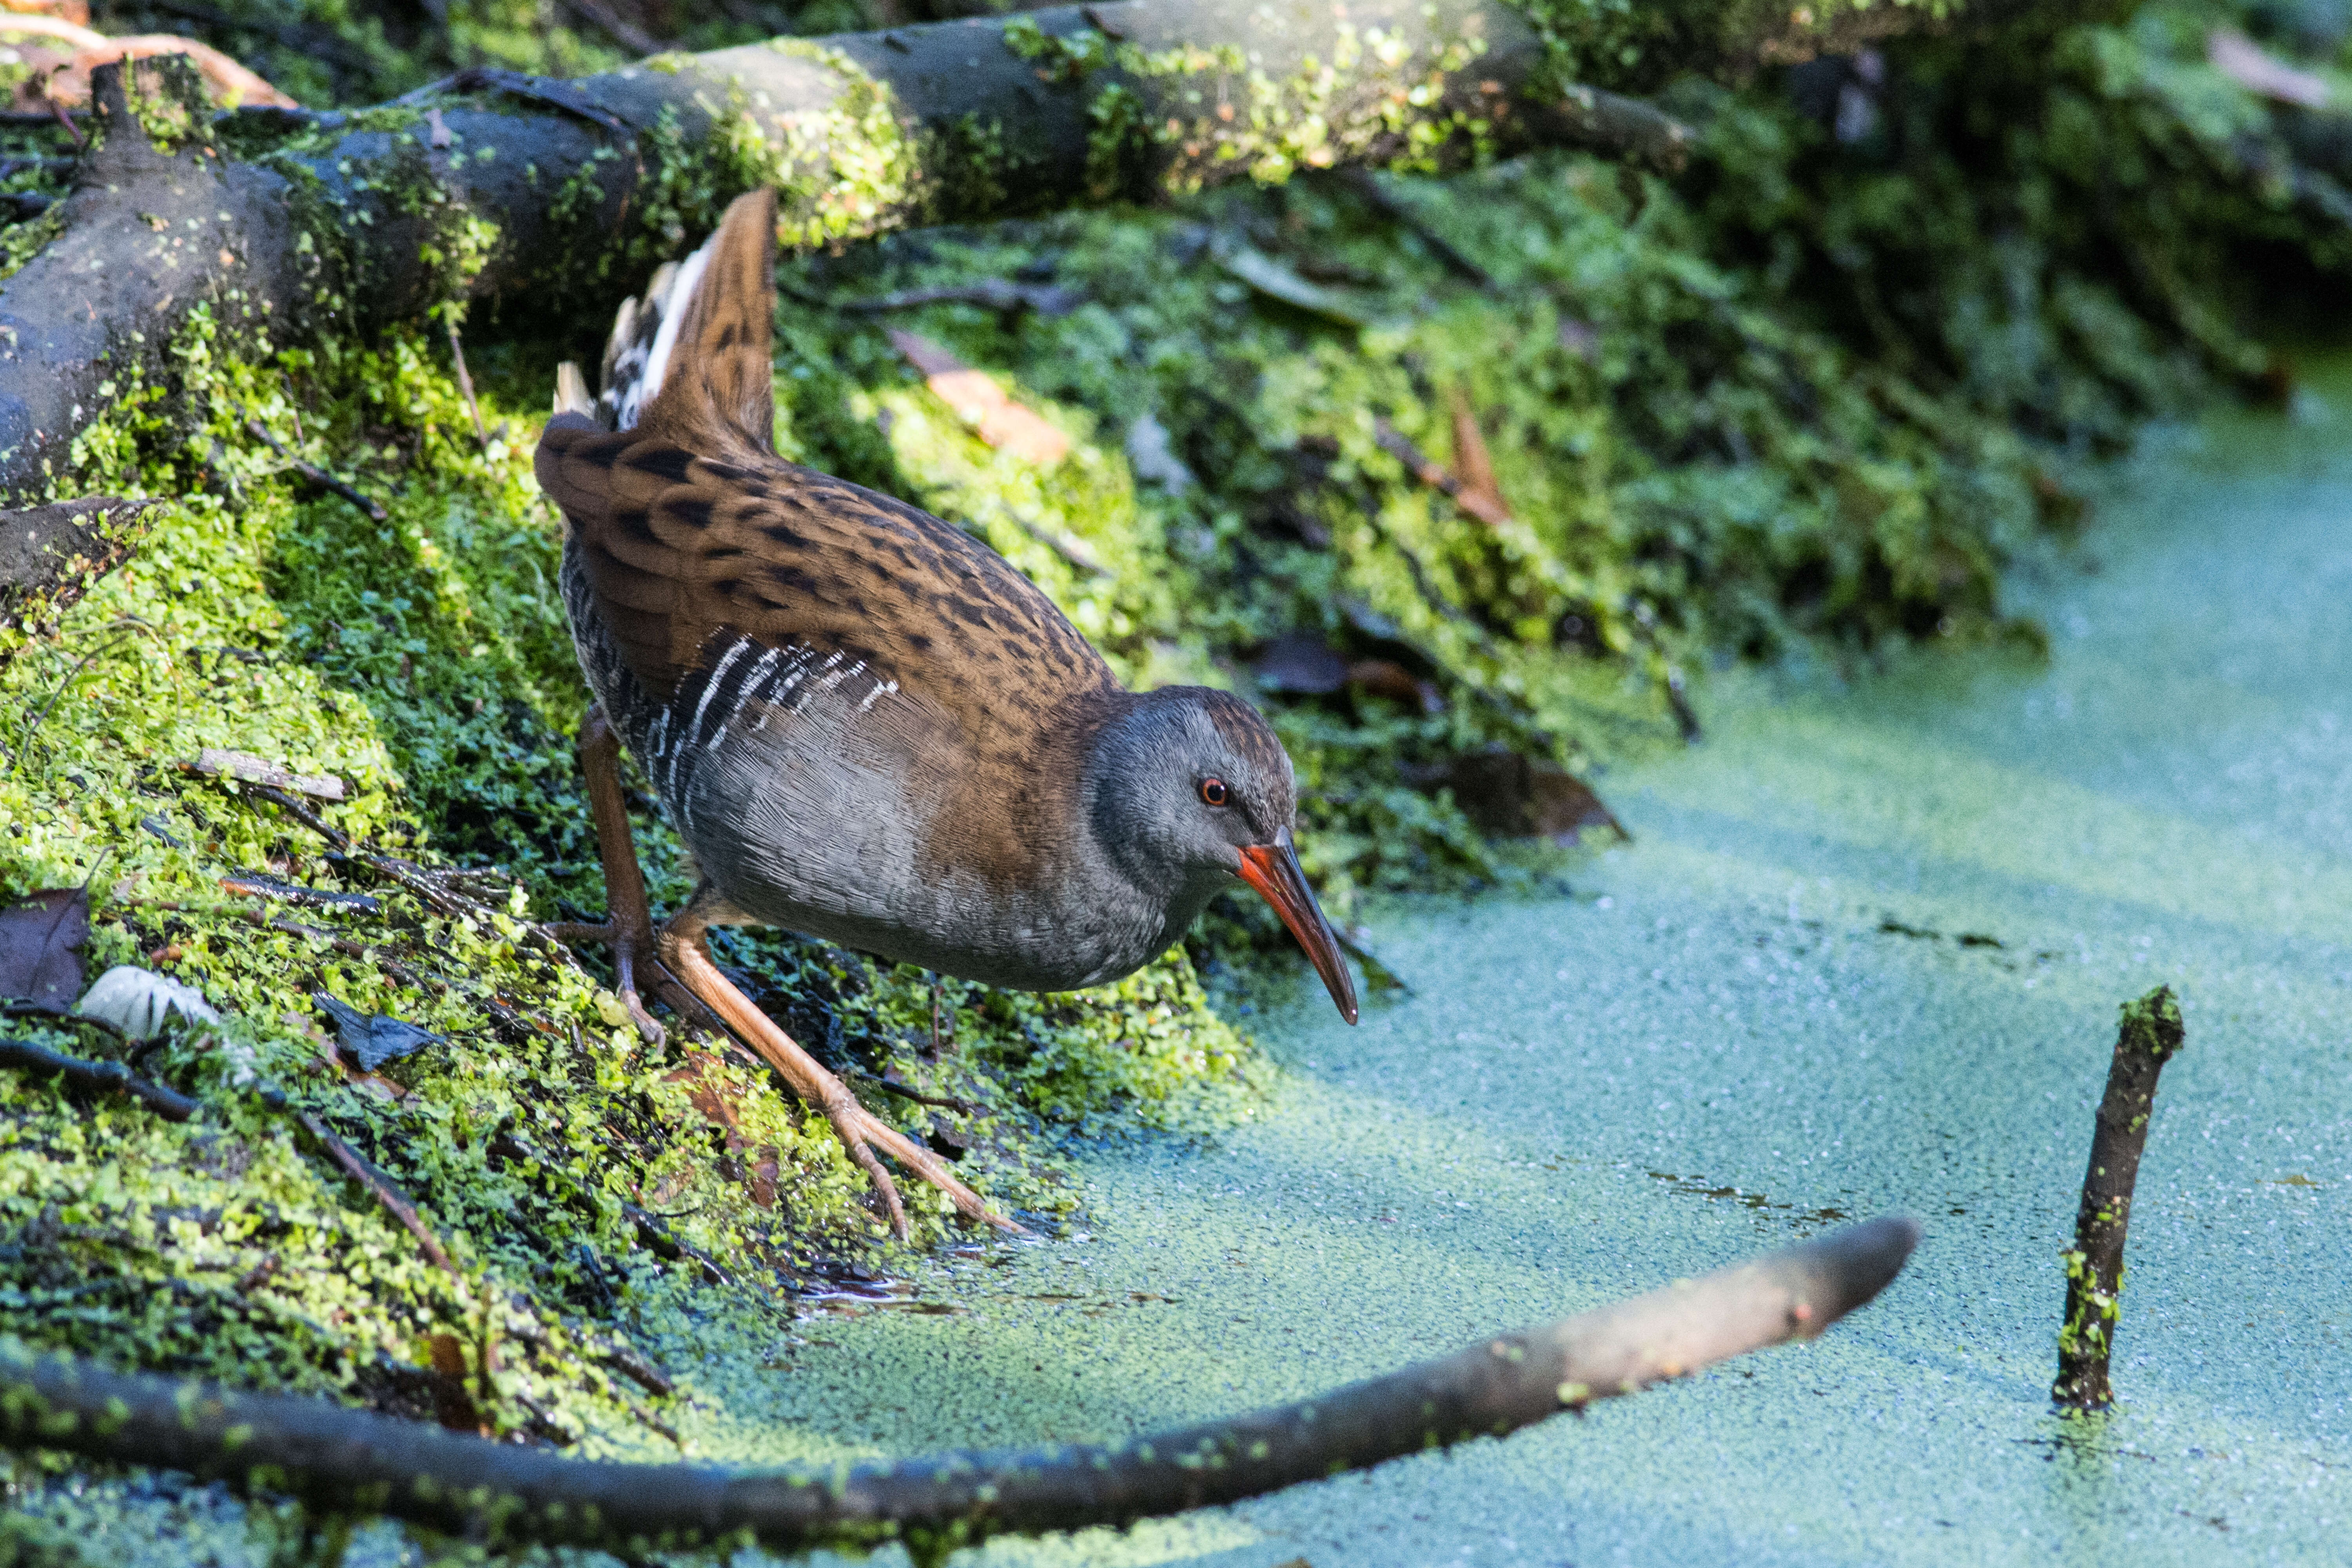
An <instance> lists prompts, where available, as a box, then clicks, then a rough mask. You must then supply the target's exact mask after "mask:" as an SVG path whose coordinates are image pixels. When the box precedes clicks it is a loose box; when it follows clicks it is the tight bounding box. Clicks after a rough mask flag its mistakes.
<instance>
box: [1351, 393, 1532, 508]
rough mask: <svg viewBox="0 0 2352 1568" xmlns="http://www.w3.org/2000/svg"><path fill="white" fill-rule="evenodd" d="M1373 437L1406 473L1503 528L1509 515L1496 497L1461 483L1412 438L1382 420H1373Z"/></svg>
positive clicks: (1460, 505) (1458, 504) (1382, 449)
mask: <svg viewBox="0 0 2352 1568" xmlns="http://www.w3.org/2000/svg"><path fill="white" fill-rule="evenodd" d="M1372 439H1373V440H1374V441H1376V442H1378V443H1379V444H1380V447H1381V451H1383V452H1386V453H1387V454H1388V455H1389V456H1390V457H1391V458H1395V459H1396V460H1397V461H1398V462H1400V463H1402V464H1403V465H1404V467H1405V472H1407V473H1409V474H1411V475H1412V477H1413V478H1414V479H1419V480H1420V481H1421V482H1422V483H1423V484H1425V485H1427V486H1428V487H1429V488H1430V489H1433V490H1437V491H1440V492H1441V493H1443V494H1444V495H1445V496H1446V497H1447V498H1448V499H1450V500H1452V501H1453V502H1454V505H1455V506H1458V507H1460V508H1461V509H1462V510H1464V511H1466V512H1468V513H1469V514H1470V515H1471V516H1472V517H1475V518H1476V519H1477V520H1478V521H1480V522H1483V523H1485V524H1486V526H1487V527H1489V528H1502V527H1504V526H1506V525H1507V524H1508V523H1509V522H1510V521H1511V514H1510V511H1509V510H1508V509H1507V508H1506V507H1504V506H1503V505H1502V504H1501V503H1500V501H1498V500H1496V498H1495V497H1493V496H1488V495H1484V494H1481V493H1480V492H1479V491H1477V490H1475V489H1471V488H1470V487H1469V486H1468V485H1465V484H1464V483H1463V482H1462V481H1461V480H1460V479H1456V478H1454V475H1453V474H1452V473H1451V472H1449V471H1448V470H1447V468H1446V467H1445V465H1444V464H1443V463H1440V462H1438V461H1437V460H1436V459H1435V458H1432V457H1430V456H1429V455H1428V454H1427V453H1425V452H1423V450H1422V449H1421V448H1420V447H1416V446H1414V445H1413V444H1412V439H1411V438H1410V437H1407V436H1406V435H1405V433H1404V432H1403V431H1402V430H1399V429H1398V428H1397V427H1396V426H1393V425H1391V424H1390V423H1389V422H1388V421H1387V420H1385V419H1378V420H1375V421H1373V423H1372Z"/></svg>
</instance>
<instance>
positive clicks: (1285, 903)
mask: <svg viewBox="0 0 2352 1568" xmlns="http://www.w3.org/2000/svg"><path fill="white" fill-rule="evenodd" d="M1242 880H1243V881H1244V882H1247V883H1248V884H1249V885H1250V886H1251V887H1253V888H1255V889H1257V896H1258V897H1259V898H1261V899H1264V900H1265V901H1266V902H1267V903H1269V904H1272V905H1273V906H1274V912H1275V913H1276V914H1278V915H1280V916H1281V917H1282V923H1283V924H1284V925H1286V926H1288V927H1289V928H1290V934H1291V935H1293V936H1295V937H1297V939H1298V945H1299V946H1301V947H1303V948H1305V949H1306V950H1307V959H1308V961H1309V962H1310V963H1313V964H1314V965H1315V973H1318V974H1319V975H1321V976H1322V977H1323V984H1325V985H1326V986H1327V987H1328V988H1329V990H1330V992H1331V1000H1332V1001H1334V1002H1336V1003H1338V1004H1339V1016H1341V1017H1342V1018H1345V1019H1347V1020H1348V1022H1349V1023H1350V1024H1352V1023H1354V1022H1355V1021H1356V981H1355V977H1354V976H1353V975H1350V974H1349V973H1348V961H1347V960H1346V959H1345V958H1343V957H1341V956H1340V955H1339V938H1338V937H1337V936H1335V935H1333V934H1332V931H1331V922H1330V921H1327V920H1325V919H1324V918H1323V907H1322V906H1321V905H1320V904H1318V903H1317V902H1316V901H1315V889H1312V888H1310V887H1308V886H1307V873H1306V872H1304V871H1302V870H1300V869H1299V868H1298V851H1297V849H1296V848H1294V847H1292V845H1291V842H1290V829H1288V828H1287V827H1285V828H1282V829H1280V830H1279V831H1277V832H1276V834H1275V836H1274V842H1273V843H1271V844H1253V845H1251V846H1250V847H1248V848H1246V849H1244V850H1243V851H1242Z"/></svg>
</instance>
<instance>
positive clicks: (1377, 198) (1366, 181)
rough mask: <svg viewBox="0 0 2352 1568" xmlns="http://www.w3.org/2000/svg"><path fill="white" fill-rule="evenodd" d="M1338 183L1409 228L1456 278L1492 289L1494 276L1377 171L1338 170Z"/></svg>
mask: <svg viewBox="0 0 2352 1568" xmlns="http://www.w3.org/2000/svg"><path fill="white" fill-rule="evenodd" d="M1339 183H1340V184H1343V185H1345V186H1346V187H1347V188H1348V189H1349V190H1350V191H1353V192H1354V193H1355V194H1356V195H1358V196H1360V197H1361V198H1362V199H1363V201H1364V204H1365V205H1367V206H1370V208H1371V209H1372V210H1373V211H1375V212H1377V213H1379V214H1380V215H1381V216H1382V217H1384V218H1387V219H1388V220H1389V221H1390V222H1391V223H1392V224H1395V225H1397V226H1399V227H1401V228H1403V229H1406V230H1408V231H1410V232H1411V233H1412V236H1413V237H1415V238H1417V239H1419V240H1420V241H1421V243H1422V246H1423V248H1425V249H1426V250H1427V251H1428V252H1429V253H1430V254H1431V255H1432V256H1434V257H1435V258H1437V260H1438V263H1439V265H1441V266H1443V267H1444V268H1445V269H1446V270H1447V271H1448V272H1451V273H1453V274H1454V276H1455V277H1456V278H1459V279H1462V280H1463V281H1464V282H1465V283H1468V284H1471V285H1473V286H1474V287H1476V288H1479V289H1493V288H1494V287H1495V278H1494V275H1493V274H1492V273H1490V272H1488V271H1487V270H1486V268H1483V267H1481V266H1479V265H1478V264H1477V263H1476V262H1475V261H1473V260H1471V259H1470V258H1468V257H1466V256H1465V255H1463V254H1462V252H1461V251H1460V250H1459V249H1457V248H1455V247H1454V242H1453V241H1451V240H1449V239H1447V238H1446V237H1444V235H1442V234H1440V233H1438V232H1437V231H1436V230H1435V229H1433V228H1432V227H1430V226H1429V225H1428V223H1427V222H1425V221H1424V220H1423V217H1422V216H1421V215H1420V214H1419V213H1417V212H1415V211H1414V210H1413V209H1412V207H1410V206H1408V205H1406V204H1405V202H1404V201H1403V199H1402V197H1399V196H1397V195H1394V194H1393V193H1392V192H1391V191H1390V190H1389V188H1388V187H1387V186H1386V185H1384V184H1381V178H1380V176H1379V175H1378V174H1374V173H1372V171H1371V170H1370V169H1366V168H1349V169H1342V170H1341V171H1340V172H1339Z"/></svg>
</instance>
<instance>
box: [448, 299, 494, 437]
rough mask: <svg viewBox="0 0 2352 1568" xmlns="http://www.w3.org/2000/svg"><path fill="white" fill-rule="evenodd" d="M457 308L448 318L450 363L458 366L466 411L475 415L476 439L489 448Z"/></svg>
mask: <svg viewBox="0 0 2352 1568" xmlns="http://www.w3.org/2000/svg"><path fill="white" fill-rule="evenodd" d="M456 309H457V307H455V306H454V305H453V306H451V307H450V310H451V311H452V314H451V315H450V317H449V319H448V326H449V359H450V363H453V364H455V365H456V366H457V390H458V391H459V392H461V393H463V394H464V395H465V398H466V412H467V413H468V414H470V415H472V416H474V439H475V440H477V441H479V442H480V443H481V444H482V446H483V447H484V448H485V449H488V447H489V444H490V433H489V430H488V428H487V427H486V426H484V425H483V424H482V405H480V404H479V403H478V402H476V401H475V399H474V378H473V377H472V376H471V375H469V374H467V372H466V344H465V341H464V340H463V339H461V338H459V337H458V336H457V316H456V314H455V313H454V312H455V311H456Z"/></svg>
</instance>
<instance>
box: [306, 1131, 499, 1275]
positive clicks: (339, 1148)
mask: <svg viewBox="0 0 2352 1568" xmlns="http://www.w3.org/2000/svg"><path fill="white" fill-rule="evenodd" d="M294 1120H295V1121H299V1122H300V1123H301V1124H302V1130H303V1131H306V1132H308V1133H309V1134H310V1136H311V1137H313V1138H316V1139H317V1140H318V1141H319V1143H320V1147H321V1148H323V1149H325V1150H326V1151H327V1155H328V1157H329V1158H330V1159H331V1160H333V1161H334V1162H335V1163H336V1164H338V1165H341V1167H342V1168H343V1171H344V1173H346V1174H348V1175H350V1176H351V1177H352V1179H353V1180H354V1181H356V1182H358V1183H359V1184H360V1185H362V1186H363V1187H365V1188H366V1189H367V1190H368V1191H369V1192H371V1193H373V1194H375V1201H376V1202H378V1203H380V1204H382V1205H383V1207H384V1212H385V1213H387V1214H389V1215H392V1217H393V1218H394V1219H396V1220H398V1221H399V1222H400V1223H401V1225H402V1226H404V1227H405V1228H406V1230H407V1232H408V1234H409V1235H411V1236H413V1237H415V1238H416V1245H417V1247H418V1249H419V1250H421V1251H422V1252H423V1253H424V1254H425V1257H426V1258H430V1259H432V1261H433V1263H434V1264H435V1265H436V1267H438V1268H442V1269H444V1270H446V1272H447V1273H448V1274H449V1276H450V1277H451V1278H452V1279H458V1280H463V1279H464V1278H465V1276H463V1275H461V1274H459V1273H458V1272H457V1265H456V1264H455V1263H452V1262H450V1261H449V1254H448V1253H447V1252H446V1251H445V1250H444V1249H443V1248H442V1246H441V1241H440V1238H439V1237H436V1236H435V1235H434V1234H433V1231H432V1229H431V1227H430V1226H426V1225H425V1216H424V1215H420V1214H418V1213H417V1212H416V1205H415V1204H413V1203H411V1202H409V1201H408V1194H405V1193H404V1192H402V1191H401V1190H400V1189H399V1188H398V1187H397V1186H394V1184H393V1180H392V1178H391V1177H390V1176H387V1175H385V1174H384V1173H383V1172H382V1171H379V1170H377V1169H376V1168H375V1167H374V1166H373V1165H372V1164H370V1163H368V1162H367V1161H365V1160H363V1159H362V1158H361V1157H360V1152H359V1151H358V1150H356V1149H354V1148H352V1146H351V1145H350V1144H348V1143H346V1142H343V1141H342V1140H341V1138H338V1137H336V1136H335V1135H334V1134H333V1133H332V1132H330V1131H327V1125H326V1123H325V1122H323V1121H320V1120H319V1119H318V1118H317V1117H315V1116H313V1115H311V1114H310V1112H309V1111H307V1110H298V1111H296V1112H295V1113H294Z"/></svg>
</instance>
